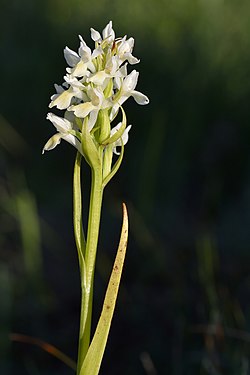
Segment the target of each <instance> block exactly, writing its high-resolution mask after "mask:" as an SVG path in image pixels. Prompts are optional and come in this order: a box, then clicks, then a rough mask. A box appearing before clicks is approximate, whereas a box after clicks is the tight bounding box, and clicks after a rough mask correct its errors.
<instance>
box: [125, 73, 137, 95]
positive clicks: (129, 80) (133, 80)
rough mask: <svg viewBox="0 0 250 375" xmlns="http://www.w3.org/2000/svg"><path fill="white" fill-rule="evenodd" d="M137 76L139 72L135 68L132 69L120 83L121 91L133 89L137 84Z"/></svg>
mask: <svg viewBox="0 0 250 375" xmlns="http://www.w3.org/2000/svg"><path fill="white" fill-rule="evenodd" d="M138 77H139V72H137V71H136V70H133V71H132V72H131V73H130V74H129V75H128V76H127V77H126V78H125V79H124V81H123V84H122V91H123V92H124V93H126V92H128V91H132V90H134V88H135V86H136V85H137V81H138Z"/></svg>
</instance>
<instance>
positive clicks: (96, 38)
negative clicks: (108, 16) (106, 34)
mask: <svg viewBox="0 0 250 375" xmlns="http://www.w3.org/2000/svg"><path fill="white" fill-rule="evenodd" d="M90 33H91V39H92V40H93V41H94V42H99V41H101V39H102V37H101V34H100V33H99V32H98V31H96V30H95V29H93V28H92V27H91V29H90Z"/></svg>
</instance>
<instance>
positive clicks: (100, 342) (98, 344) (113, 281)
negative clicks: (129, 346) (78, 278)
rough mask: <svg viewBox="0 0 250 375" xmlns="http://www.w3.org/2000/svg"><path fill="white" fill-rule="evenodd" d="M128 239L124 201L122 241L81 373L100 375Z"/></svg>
mask: <svg viewBox="0 0 250 375" xmlns="http://www.w3.org/2000/svg"><path fill="white" fill-rule="evenodd" d="M127 241H128V214H127V209H126V205H125V204H124V203H123V224H122V230H121V237H120V243H119V246H118V250H117V254H116V258H115V262H114V266H113V270H112V273H111V276H110V280H109V283H108V287H107V291H106V295H105V298H104V303H103V308H102V313H101V316H100V319H99V322H98V324H97V327H96V331H95V334H94V337H93V339H92V342H91V344H90V347H89V349H88V352H87V355H86V357H85V359H84V362H83V364H82V367H81V370H80V374H79V375H98V373H99V370H100V366H101V362H102V358H103V354H104V350H105V347H106V344H107V339H108V335H109V331H110V326H111V321H112V317H113V313H114V309H115V304H116V299H117V294H118V289H119V285H120V280H121V274H122V269H123V264H124V259H125V254H126V249H127Z"/></svg>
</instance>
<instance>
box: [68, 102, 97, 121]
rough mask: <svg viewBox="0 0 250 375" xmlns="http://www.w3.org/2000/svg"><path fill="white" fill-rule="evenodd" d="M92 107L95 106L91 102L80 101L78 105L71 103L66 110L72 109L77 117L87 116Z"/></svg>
mask: <svg viewBox="0 0 250 375" xmlns="http://www.w3.org/2000/svg"><path fill="white" fill-rule="evenodd" d="M93 109H95V106H93V104H92V103H91V102H87V103H81V104H78V105H72V106H71V107H69V108H68V111H73V112H74V114H75V115H76V116H77V117H81V118H84V117H86V116H88V114H89V113H90V112H91V111H92V110H93Z"/></svg>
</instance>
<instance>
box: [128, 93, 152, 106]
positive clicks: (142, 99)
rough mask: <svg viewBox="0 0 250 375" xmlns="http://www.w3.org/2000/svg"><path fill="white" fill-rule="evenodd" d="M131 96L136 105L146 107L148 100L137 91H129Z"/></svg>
mask: <svg viewBox="0 0 250 375" xmlns="http://www.w3.org/2000/svg"><path fill="white" fill-rule="evenodd" d="M131 96H133V98H134V99H135V101H136V103H138V104H141V105H146V104H148V103H149V98H148V97H147V96H146V95H144V94H142V93H141V92H139V91H131Z"/></svg>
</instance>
